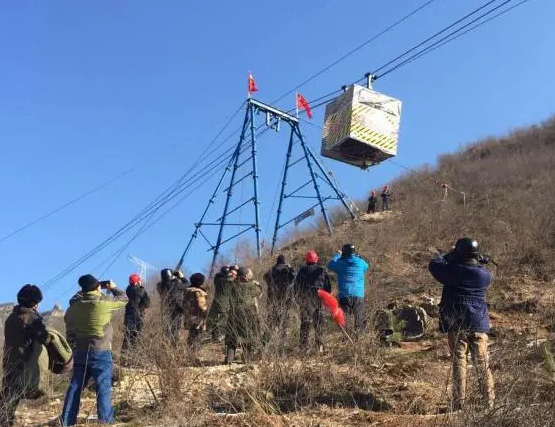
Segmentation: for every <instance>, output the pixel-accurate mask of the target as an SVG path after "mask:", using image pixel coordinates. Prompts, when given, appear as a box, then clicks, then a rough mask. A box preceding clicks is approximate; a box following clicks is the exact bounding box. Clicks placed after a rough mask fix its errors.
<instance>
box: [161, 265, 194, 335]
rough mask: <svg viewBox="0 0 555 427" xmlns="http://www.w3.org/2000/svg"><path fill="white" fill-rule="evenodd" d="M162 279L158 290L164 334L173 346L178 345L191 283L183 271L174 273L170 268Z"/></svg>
mask: <svg viewBox="0 0 555 427" xmlns="http://www.w3.org/2000/svg"><path fill="white" fill-rule="evenodd" d="M161 279H162V280H161V281H160V282H159V283H158V285H157V288H158V292H159V293H160V298H161V304H162V306H161V311H162V320H163V322H164V323H163V325H164V334H165V336H166V338H167V339H168V340H169V341H170V343H171V344H172V345H177V344H178V342H179V333H180V331H181V329H182V327H183V320H184V318H183V316H184V314H185V311H184V304H185V293H186V292H187V287H188V286H189V282H188V281H187V279H186V278H185V276H184V275H183V273H182V272H181V270H178V271H176V272H173V271H172V270H170V269H169V268H166V269H164V270H162V271H161Z"/></svg>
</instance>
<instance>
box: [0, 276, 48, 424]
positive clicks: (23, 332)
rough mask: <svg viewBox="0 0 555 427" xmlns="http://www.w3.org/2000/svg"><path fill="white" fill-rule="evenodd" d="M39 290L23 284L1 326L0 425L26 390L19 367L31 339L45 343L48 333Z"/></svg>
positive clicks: (11, 420) (28, 351) (12, 416)
mask: <svg viewBox="0 0 555 427" xmlns="http://www.w3.org/2000/svg"><path fill="white" fill-rule="evenodd" d="M41 301H42V292H41V291H40V289H39V288H38V287H37V286H35V285H25V286H23V287H22V288H21V289H20V290H19V292H18V293H17V304H18V305H16V306H15V307H14V308H13V311H12V313H11V314H10V315H9V316H8V318H7V319H6V324H5V327H4V356H3V377H2V392H1V395H0V427H11V426H13V425H14V421H15V411H16V409H17V406H18V405H19V402H20V401H21V399H23V398H25V396H26V395H27V394H28V393H32V391H33V390H27V388H26V386H25V383H24V379H23V370H24V367H25V363H26V362H27V361H28V359H29V357H30V355H31V351H32V347H33V343H34V342H38V343H39V344H42V345H46V344H48V340H49V335H48V332H47V331H46V327H45V325H44V323H43V321H42V317H41V316H40V315H39V313H38V312H37V308H38V305H39V303H40V302H41Z"/></svg>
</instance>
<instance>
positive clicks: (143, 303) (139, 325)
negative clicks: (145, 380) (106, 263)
mask: <svg viewBox="0 0 555 427" xmlns="http://www.w3.org/2000/svg"><path fill="white" fill-rule="evenodd" d="M125 293H126V294H127V298H128V299H129V301H128V303H127V305H126V306H125V317H124V320H123V326H124V327H125V331H124V337H123V344H122V346H121V351H122V353H124V355H125V356H128V355H129V352H130V351H132V350H133V349H134V348H135V345H136V344H137V340H138V339H139V335H140V333H141V330H142V329H143V325H144V312H145V310H146V309H147V308H148V307H149V306H150V297H149V296H148V293H147V291H146V289H145V288H144V287H143V286H142V284H141V277H140V276H139V275H138V274H132V275H131V276H129V286H127V289H126V290H125Z"/></svg>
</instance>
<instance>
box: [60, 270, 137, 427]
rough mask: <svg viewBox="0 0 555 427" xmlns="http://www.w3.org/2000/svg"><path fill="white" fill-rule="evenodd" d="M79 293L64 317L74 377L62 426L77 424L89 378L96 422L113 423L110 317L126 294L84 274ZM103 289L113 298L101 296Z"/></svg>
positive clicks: (65, 406)
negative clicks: (71, 350)
mask: <svg viewBox="0 0 555 427" xmlns="http://www.w3.org/2000/svg"><path fill="white" fill-rule="evenodd" d="M79 286H81V291H80V292H77V294H75V295H74V296H73V298H71V300H70V301H69V308H68V309H67V312H66V315H65V322H66V334H67V339H68V341H69V342H70V343H71V345H72V347H73V349H74V358H75V359H74V365H73V377H72V379H71V383H70V385H69V388H68V390H67V393H66V398H65V402H64V409H63V412H62V417H61V423H62V425H64V426H72V425H75V424H77V414H78V413H79V405H80V402H81V393H82V391H83V388H84V387H86V386H87V382H88V381H89V379H90V378H91V377H92V378H93V380H94V382H95V385H96V396H97V415H98V422H99V423H102V424H110V423H111V422H112V421H113V417H114V414H113V409H112V404H111V401H110V399H111V395H112V371H113V361H112V335H113V330H112V325H110V321H111V319H112V313H114V312H115V311H117V310H119V309H122V308H123V307H125V305H126V304H127V296H126V295H125V293H124V292H123V291H121V290H119V289H117V287H116V284H115V283H113V282H112V281H103V282H100V281H99V280H98V279H96V278H95V277H94V276H92V275H90V274H86V275H85V276H81V277H80V278H79ZM101 289H106V291H107V293H111V294H112V298H110V297H109V296H108V295H105V294H103V293H102V290H101Z"/></svg>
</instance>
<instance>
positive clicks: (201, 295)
mask: <svg viewBox="0 0 555 427" xmlns="http://www.w3.org/2000/svg"><path fill="white" fill-rule="evenodd" d="M207 296H208V294H207V293H206V291H205V290H204V289H201V288H195V287H193V286H189V287H188V288H187V290H186V292H185V299H184V301H185V304H184V314H185V326H187V327H188V328H191V327H195V326H198V325H200V324H202V322H204V321H205V320H206V314H207V312H208V304H207V303H206V297H207Z"/></svg>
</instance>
